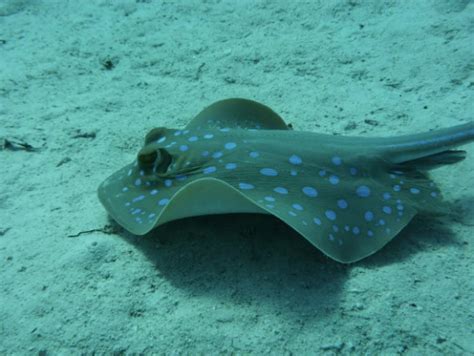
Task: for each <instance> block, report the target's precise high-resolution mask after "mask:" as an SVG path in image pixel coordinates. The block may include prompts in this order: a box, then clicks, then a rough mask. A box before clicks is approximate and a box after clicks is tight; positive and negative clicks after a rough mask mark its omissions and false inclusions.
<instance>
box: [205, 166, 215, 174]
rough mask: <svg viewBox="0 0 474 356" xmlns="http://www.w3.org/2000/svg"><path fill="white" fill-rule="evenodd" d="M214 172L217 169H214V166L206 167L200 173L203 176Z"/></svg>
mask: <svg viewBox="0 0 474 356" xmlns="http://www.w3.org/2000/svg"><path fill="white" fill-rule="evenodd" d="M215 171H217V168H216V167H214V166H210V167H206V168H204V169H203V170H202V173H204V174H209V173H214V172H215Z"/></svg>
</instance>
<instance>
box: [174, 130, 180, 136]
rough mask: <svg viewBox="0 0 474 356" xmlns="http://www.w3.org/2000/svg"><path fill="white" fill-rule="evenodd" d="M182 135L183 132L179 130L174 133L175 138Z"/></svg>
mask: <svg viewBox="0 0 474 356" xmlns="http://www.w3.org/2000/svg"><path fill="white" fill-rule="evenodd" d="M181 134H182V131H181V130H178V131H176V132H175V133H174V135H175V136H179V135H181Z"/></svg>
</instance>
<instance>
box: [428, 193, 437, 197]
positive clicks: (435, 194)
mask: <svg viewBox="0 0 474 356" xmlns="http://www.w3.org/2000/svg"><path fill="white" fill-rule="evenodd" d="M430 195H431V196H432V197H433V198H436V197H437V196H438V193H436V192H431V193H430Z"/></svg>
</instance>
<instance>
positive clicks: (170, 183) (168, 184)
mask: <svg viewBox="0 0 474 356" xmlns="http://www.w3.org/2000/svg"><path fill="white" fill-rule="evenodd" d="M172 185H173V181H172V180H171V179H165V186H167V187H168V188H169V187H171V186H172Z"/></svg>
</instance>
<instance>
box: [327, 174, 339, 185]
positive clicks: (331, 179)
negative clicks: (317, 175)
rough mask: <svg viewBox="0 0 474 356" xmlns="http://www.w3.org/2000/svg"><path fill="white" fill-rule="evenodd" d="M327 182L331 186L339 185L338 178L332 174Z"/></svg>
mask: <svg viewBox="0 0 474 356" xmlns="http://www.w3.org/2000/svg"><path fill="white" fill-rule="evenodd" d="M329 182H330V183H331V184H334V185H336V184H337V183H339V177H338V176H336V175H334V174H333V175H331V176H330V177H329Z"/></svg>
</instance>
